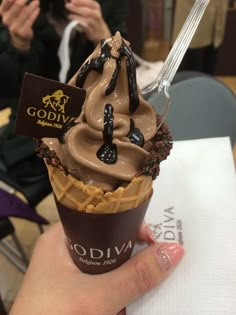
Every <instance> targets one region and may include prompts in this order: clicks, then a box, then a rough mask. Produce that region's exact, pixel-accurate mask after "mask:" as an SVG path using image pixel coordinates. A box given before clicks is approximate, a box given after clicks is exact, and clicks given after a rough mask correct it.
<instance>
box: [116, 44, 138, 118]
mask: <svg viewBox="0 0 236 315" xmlns="http://www.w3.org/2000/svg"><path fill="white" fill-rule="evenodd" d="M120 55H121V57H123V56H126V57H127V59H126V68H127V77H128V88H129V111H130V113H131V114H133V113H134V112H135V111H136V110H137V108H138V107H139V103H140V101H139V97H138V87H137V80H136V61H135V59H134V56H133V54H132V53H131V50H130V48H129V47H128V46H127V45H126V44H125V42H124V41H122V45H121V47H120Z"/></svg>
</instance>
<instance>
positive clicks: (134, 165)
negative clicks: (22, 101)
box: [44, 33, 157, 191]
mask: <svg viewBox="0 0 236 315" xmlns="http://www.w3.org/2000/svg"><path fill="white" fill-rule="evenodd" d="M68 84H70V85H72V86H77V87H81V88H84V89H86V99H85V102H84V105H83V108H82V111H81V114H80V116H79V117H78V118H77V120H76V121H75V124H74V125H73V126H72V127H71V128H70V129H69V130H68V131H67V132H66V134H65V135H64V137H63V141H58V140H57V139H49V138H46V139H44V143H45V144H47V145H48V146H49V147H50V149H51V150H54V151H55V152H56V154H57V156H58V157H59V159H60V161H61V164H62V165H64V166H66V168H67V169H68V171H69V172H70V173H72V174H77V176H78V177H79V179H80V180H82V181H83V182H84V183H86V184H93V185H95V186H98V187H101V188H102V189H103V190H104V191H111V190H113V189H114V188H116V187H118V186H120V185H122V184H123V183H125V182H129V181H131V180H132V178H133V177H134V176H135V175H136V174H137V173H139V172H140V171H141V170H142V168H143V167H144V162H145V160H146V159H147V158H148V156H149V154H150V153H149V152H148V150H147V148H148V147H149V144H150V140H151V139H153V137H154V136H155V133H156V126H157V121H156V113H155V111H154V109H153V108H152V106H151V105H149V104H148V103H147V102H146V101H145V100H144V99H143V98H142V96H141V94H140V91H139V89H138V87H137V83H136V73H135V61H134V59H133V56H132V53H131V50H130V48H129V44H128V43H127V42H126V41H124V40H123V39H122V38H121V36H120V34H119V33H117V34H116V35H115V36H114V37H112V38H111V39H108V40H104V41H102V42H101V43H100V44H99V45H98V46H97V48H96V49H95V51H94V52H93V53H92V55H90V57H89V58H88V59H87V60H86V61H85V62H84V64H83V65H82V67H81V68H80V69H79V71H78V72H77V73H76V74H75V75H74V77H73V78H72V79H71V80H70V81H69V83H68Z"/></svg>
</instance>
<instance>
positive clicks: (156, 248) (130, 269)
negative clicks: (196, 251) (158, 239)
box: [103, 243, 184, 313]
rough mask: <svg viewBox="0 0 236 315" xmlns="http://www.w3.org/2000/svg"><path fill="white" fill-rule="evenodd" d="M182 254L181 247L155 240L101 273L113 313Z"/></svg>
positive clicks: (158, 280)
mask: <svg viewBox="0 0 236 315" xmlns="http://www.w3.org/2000/svg"><path fill="white" fill-rule="evenodd" d="M183 254H184V249H183V247H182V246H181V245H179V244H177V243H162V244H155V245H153V246H150V247H148V248H146V249H144V250H142V251H140V252H139V253H138V254H137V255H135V256H133V257H132V258H131V259H129V260H128V261H127V262H126V263H124V264H123V265H122V266H121V267H119V268H117V269H115V270H113V271H111V272H109V273H107V274H104V279H103V280H104V281H105V282H106V283H109V288H108V289H109V297H110V299H111V301H112V303H111V305H112V306H113V307H114V309H113V310H114V313H115V312H118V311H119V310H121V309H122V308H123V307H125V306H126V305H128V304H130V303H132V302H133V301H134V300H135V299H137V298H138V297H139V296H141V295H143V294H144V293H146V292H148V291H149V290H151V289H152V288H154V287H156V286H157V285H159V284H160V283H161V282H162V281H163V280H164V279H165V278H166V277H167V276H168V275H169V274H170V273H171V271H172V270H173V269H174V267H175V266H176V265H177V264H178V262H179V261H180V260H181V258H182V256H183ZM106 287H107V286H106Z"/></svg>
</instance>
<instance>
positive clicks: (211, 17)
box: [172, 0, 228, 74]
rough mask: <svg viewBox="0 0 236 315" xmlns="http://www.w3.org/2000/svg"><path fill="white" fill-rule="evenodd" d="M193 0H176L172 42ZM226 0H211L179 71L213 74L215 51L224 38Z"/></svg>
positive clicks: (215, 58) (215, 59)
mask: <svg viewBox="0 0 236 315" xmlns="http://www.w3.org/2000/svg"><path fill="white" fill-rule="evenodd" d="M194 2H195V0H176V3H175V11H174V20H173V35H172V44H173V43H174V41H175V39H176V37H177V36H178V33H179V31H180V29H181V28H182V26H183V24H184V22H185V19H186V18H187V15H188V14H189V12H190V10H191V8H192V7H193V5H194ZM227 8H228V1H227V0H211V1H210V3H209V4H208V7H207V9H206V11H205V13H204V15H203V18H202V20H201V22H200V24H199V26H198V28H197V31H196V33H195V35H194V37H193V40H192V42H191V44H190V46H189V49H188V50H187V52H186V54H185V56H184V59H183V61H182V63H181V65H180V68H179V71H181V70H182V71H183V70H192V71H200V72H205V73H208V74H214V72H215V66H216V61H217V52H218V48H219V47H220V45H221V43H222V42H223V39H224V32H225V22H226V15H227Z"/></svg>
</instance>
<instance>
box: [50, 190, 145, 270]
mask: <svg viewBox="0 0 236 315" xmlns="http://www.w3.org/2000/svg"><path fill="white" fill-rule="evenodd" d="M54 197H55V196H54ZM55 200H56V204H57V209H58V212H59V216H60V218H61V221H62V225H63V228H64V232H65V235H66V237H67V240H68V247H69V251H70V254H71V256H72V258H73V260H74V262H75V264H76V265H77V266H78V267H79V269H80V270H81V271H83V272H85V273H89V274H100V273H105V272H108V271H111V270H113V269H115V268H117V267H119V266H120V265H121V264H123V263H124V262H125V261H126V260H127V259H129V258H130V256H131V254H132V250H133V247H134V244H135V241H136V239H137V235H138V232H139V229H140V227H141V224H142V222H143V219H144V216H145V213H146V210H147V207H148V204H149V201H150V199H148V200H147V201H145V202H144V203H143V204H141V205H140V206H138V207H137V208H135V209H130V210H127V211H124V212H119V213H110V214H94V213H86V212H83V211H78V210H74V209H71V208H67V207H66V206H64V205H62V204H61V203H60V202H58V201H57V199H56V197H55Z"/></svg>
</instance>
